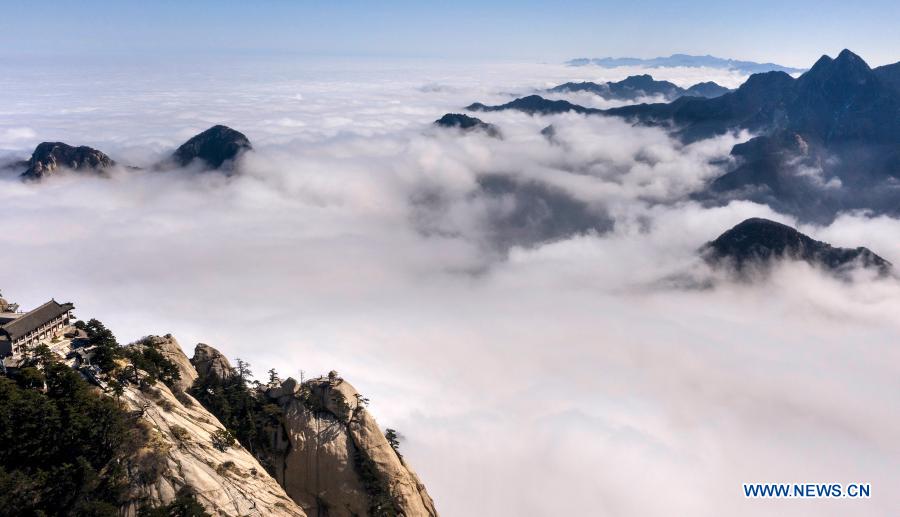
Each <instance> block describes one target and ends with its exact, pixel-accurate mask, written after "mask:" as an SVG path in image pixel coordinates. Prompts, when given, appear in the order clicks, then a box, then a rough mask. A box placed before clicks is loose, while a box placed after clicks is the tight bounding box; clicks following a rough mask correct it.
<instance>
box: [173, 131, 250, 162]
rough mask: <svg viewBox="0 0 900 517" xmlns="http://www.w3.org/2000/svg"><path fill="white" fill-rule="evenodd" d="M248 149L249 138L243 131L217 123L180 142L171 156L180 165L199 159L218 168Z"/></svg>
mask: <svg viewBox="0 0 900 517" xmlns="http://www.w3.org/2000/svg"><path fill="white" fill-rule="evenodd" d="M250 149H252V146H251V145H250V140H248V139H247V137H246V136H244V134H243V133H241V132H240V131H235V130H234V129H231V128H230V127H228V126H223V125H221V124H219V125H215V126H213V127H211V128H209V129H207V130H206V131H204V132H202V133H200V134H198V135H195V136H194V137H193V138H191V139H190V140H188V141H187V142H185V143H184V144H182V145H181V147H179V148H178V149H176V150H175V153H174V154H173V155H172V157H173V158H174V160H175V162H176V163H177V164H179V165H181V166H182V167H184V166H187V165H189V164H190V163H191V162H193V161H194V160H200V161H202V162H204V164H205V165H206V166H207V167H209V168H211V169H219V168H222V166H223V165H226V162H228V163H230V162H231V160H234V159H235V158H237V156H238V155H239V154H241V153H243V152H244V151H247V150H250Z"/></svg>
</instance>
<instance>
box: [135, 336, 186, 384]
mask: <svg viewBox="0 0 900 517" xmlns="http://www.w3.org/2000/svg"><path fill="white" fill-rule="evenodd" d="M139 344H140V345H142V346H139V347H127V348H125V349H124V351H123V356H124V357H125V358H126V359H129V360H130V361H131V364H133V365H134V367H135V368H137V369H139V370H143V371H145V372H147V375H146V377H145V380H146V382H147V383H149V384H151V385H152V384H155V383H156V381H157V380H159V381H162V382H163V384H165V385H166V386H168V387H170V388H172V387H173V386H174V385H175V382H177V381H178V380H180V379H181V374H180V373H179V372H178V367H177V366H175V363H173V362H172V361H170V360H168V359H166V357H165V356H164V355H163V354H162V352H160V351H159V348H158V347H157V346H156V345H154V344H153V341H152V340H151V339H149V338H145V339H144V340H142V341H141V342H139Z"/></svg>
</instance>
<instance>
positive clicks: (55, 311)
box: [0, 300, 74, 341]
mask: <svg viewBox="0 0 900 517" xmlns="http://www.w3.org/2000/svg"><path fill="white" fill-rule="evenodd" d="M73 308H74V305H72V304H71V303H62V304H61V303H58V302H57V301H56V300H50V301H49V302H47V303H45V304H44V305H41V306H40V307H38V308H37V309H34V310H33V311H29V312H26V313H25V314H23V315H21V316H19V317H18V318H16V319H14V320H12V321H10V322H9V323H6V324H4V325H3V326H0V331H3V333H5V334H7V335H8V336H9V339H10V340H11V341H15V340H17V339H19V338H20V337H22V336H24V335H26V334H28V333H29V332H31V331H33V330H36V329H38V328H39V327H40V326H41V325H43V324H45V323H47V322H48V321H52V320H54V319H56V318H58V317H59V316H62V315H63V314H65V313H66V312H68V311H70V310H72V309H73Z"/></svg>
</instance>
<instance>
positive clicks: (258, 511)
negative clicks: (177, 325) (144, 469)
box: [121, 339, 306, 517]
mask: <svg viewBox="0 0 900 517" xmlns="http://www.w3.org/2000/svg"><path fill="white" fill-rule="evenodd" d="M165 342H166V343H170V344H171V343H175V341H174V339H172V340H166V341H165ZM175 346H177V344H176V345H175ZM182 355H183V354H182ZM184 360H185V361H186V360H187V358H186V357H185V358H184ZM178 363H179V364H180V365H181V364H183V363H184V361H179V362H178ZM121 400H122V402H123V403H124V404H125V405H126V406H127V407H128V409H130V410H132V411H135V412H137V413H139V414H140V415H141V418H142V419H143V420H144V421H145V422H146V423H147V424H148V425H149V426H150V427H151V429H152V432H153V436H154V439H153V441H152V442H151V446H152V447H153V448H154V449H155V450H156V452H157V454H156V455H155V456H156V457H157V458H159V459H158V460H157V461H160V462H161V464H160V465H158V466H157V468H158V469H159V471H160V475H159V477H158V478H157V479H156V480H155V481H153V482H152V483H149V484H138V485H136V486H135V488H134V493H133V501H134V503H133V504H132V505H131V506H130V507H128V508H125V509H124V510H123V513H124V514H125V515H126V516H134V515H136V514H137V511H138V509H139V508H140V507H145V506H158V505H162V504H167V503H169V502H170V501H172V500H173V499H175V496H176V494H177V493H178V491H179V489H181V488H183V487H188V489H189V490H190V492H192V493H193V494H194V495H195V497H196V498H197V500H198V501H199V502H200V503H201V504H202V505H203V506H204V507H205V508H206V510H207V511H208V512H209V513H211V514H213V515H221V516H284V517H301V516H305V515H306V514H305V513H304V512H303V510H302V509H301V508H300V507H299V506H297V504H295V503H294V502H293V501H292V500H291V499H290V497H288V495H287V494H286V493H285V491H284V490H283V489H282V488H281V486H280V485H279V484H278V482H277V481H276V480H275V479H273V478H272V477H271V476H270V475H269V474H268V473H267V472H266V471H265V469H263V467H262V466H261V465H260V464H259V462H258V461H257V460H256V459H255V458H254V457H253V456H252V455H251V454H250V453H249V452H248V451H247V450H245V449H244V448H242V447H241V446H240V445H239V444H235V445H234V446H231V447H227V448H224V450H223V448H221V447H220V448H217V447H216V446H214V445H213V435H214V433H216V432H218V431H222V430H223V429H224V428H223V426H222V424H221V423H219V421H218V420H217V419H216V417H215V416H213V415H212V414H211V413H209V412H208V411H207V410H206V409H204V408H203V406H202V405H200V403H199V402H197V401H196V400H195V399H193V398H192V397H191V396H190V395H187V394H184V393H180V394H178V395H177V396H176V394H175V393H173V392H172V391H171V390H170V389H169V388H168V387H167V386H165V385H164V384H163V383H161V382H158V383H156V385H154V386H152V387H144V389H143V390H142V389H140V388H139V387H138V386H137V385H135V384H130V385H128V386H126V387H125V389H124V392H123V394H122V396H121Z"/></svg>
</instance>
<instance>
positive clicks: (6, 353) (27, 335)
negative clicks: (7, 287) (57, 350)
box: [0, 298, 75, 359]
mask: <svg viewBox="0 0 900 517" xmlns="http://www.w3.org/2000/svg"><path fill="white" fill-rule="evenodd" d="M74 308H75V306H74V305H73V304H71V303H59V302H57V301H56V300H53V299H51V300H50V301H49V302H47V303H45V304H43V305H41V306H40V307H38V308H36V309H34V310H31V311H28V312H17V309H18V305H16V304H11V303H8V302H7V301H6V300H3V299H2V298H0V310H2V312H0V358H4V359H5V358H8V357H13V358H15V357H18V356H21V355H23V354H25V353H26V352H28V351H29V350H31V349H32V348H34V347H35V346H37V345H39V344H41V343H44V342H47V341H50V340H52V339H53V338H56V337H59V336H60V335H62V333H63V332H64V329H65V328H66V327H67V326H68V325H69V322H70V320H71V318H72V314H71V313H72V309H74Z"/></svg>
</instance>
